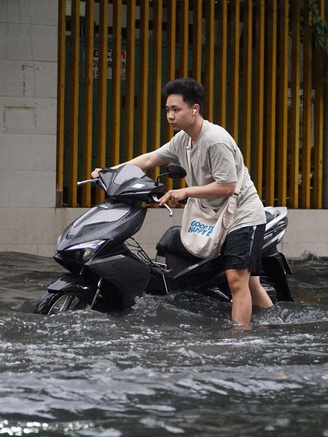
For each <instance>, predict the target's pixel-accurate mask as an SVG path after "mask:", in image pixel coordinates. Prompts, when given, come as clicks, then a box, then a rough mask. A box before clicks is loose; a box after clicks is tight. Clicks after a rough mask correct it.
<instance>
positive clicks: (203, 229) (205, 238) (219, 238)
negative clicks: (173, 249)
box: [180, 151, 244, 259]
mask: <svg viewBox="0 0 328 437" xmlns="http://www.w3.org/2000/svg"><path fill="white" fill-rule="evenodd" d="M187 153H188V154H189V151H188V152H187ZM188 158H189V159H188V161H189V162H188V163H189V170H190V172H191V165H190V157H188ZM243 176H244V172H242V175H241V177H240V178H239V179H238V182H237V186H236V190H235V193H234V194H233V195H232V196H230V197H228V199H227V200H226V201H225V202H224V204H223V205H222V206H221V207H220V209H219V210H218V211H214V210H213V209H211V208H205V207H203V206H202V204H201V201H200V199H197V198H195V197H189V199H188V201H187V204H186V206H185V207H184V211H183V216H182V226H181V232H180V237H181V241H182V244H183V245H184V247H185V248H186V249H187V250H188V252H190V253H192V254H193V255H195V256H197V257H199V258H208V259H212V258H216V257H217V256H219V255H220V253H221V249H222V245H223V243H224V241H225V238H226V236H227V233H228V231H229V229H230V227H231V226H232V224H233V221H234V217H235V212H236V209H237V197H238V194H239V192H240V188H241V184H242V181H243Z"/></svg>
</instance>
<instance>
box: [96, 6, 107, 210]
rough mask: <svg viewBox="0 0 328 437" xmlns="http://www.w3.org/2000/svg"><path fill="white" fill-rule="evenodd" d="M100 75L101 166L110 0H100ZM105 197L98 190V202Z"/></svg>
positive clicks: (100, 162) (101, 164)
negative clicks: (108, 0)
mask: <svg viewBox="0 0 328 437" xmlns="http://www.w3.org/2000/svg"><path fill="white" fill-rule="evenodd" d="M99 1H100V8H99V76H98V152H97V162H98V166H99V167H104V166H105V165H106V136H107V129H106V127H107V126H106V119H107V71H108V58H107V50H108V15H109V13H108V2H107V0H99ZM103 199H104V194H103V191H102V190H97V191H96V202H97V203H99V202H101V201H102V200H103Z"/></svg>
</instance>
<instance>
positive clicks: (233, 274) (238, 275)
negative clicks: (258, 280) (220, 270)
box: [226, 269, 252, 325]
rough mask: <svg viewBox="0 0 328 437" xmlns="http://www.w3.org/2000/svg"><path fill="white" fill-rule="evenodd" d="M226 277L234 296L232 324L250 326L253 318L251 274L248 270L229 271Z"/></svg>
mask: <svg viewBox="0 0 328 437" xmlns="http://www.w3.org/2000/svg"><path fill="white" fill-rule="evenodd" d="M226 275H227V279H228V283H229V287H230V291H231V295H232V311H231V319H232V322H235V323H240V324H243V325H249V324H250V321H251V317H252V297H251V292H250V288H249V278H250V273H249V271H248V270H247V269H228V270H227V271H226Z"/></svg>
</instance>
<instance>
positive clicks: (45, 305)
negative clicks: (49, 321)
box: [34, 290, 89, 316]
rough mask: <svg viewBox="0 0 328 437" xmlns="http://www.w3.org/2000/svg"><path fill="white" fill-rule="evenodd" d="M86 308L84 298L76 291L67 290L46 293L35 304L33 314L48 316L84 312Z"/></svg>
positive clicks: (86, 303) (86, 304)
mask: <svg viewBox="0 0 328 437" xmlns="http://www.w3.org/2000/svg"><path fill="white" fill-rule="evenodd" d="M88 307H89V305H88V302H87V300H86V296H85V295H84V294H83V293H80V292H78V291H71V290H69V291H64V292H61V293H49V291H46V292H45V293H44V294H43V296H41V298H40V300H39V302H38V303H37V304H36V307H35V309H34V313H35V314H45V315H47V316H50V315H52V314H59V313H63V312H65V311H75V310H84V309H86V308H88Z"/></svg>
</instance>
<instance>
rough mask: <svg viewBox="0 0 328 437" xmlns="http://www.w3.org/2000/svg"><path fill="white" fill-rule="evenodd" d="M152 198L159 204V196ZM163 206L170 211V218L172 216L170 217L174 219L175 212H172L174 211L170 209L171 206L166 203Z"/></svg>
mask: <svg viewBox="0 0 328 437" xmlns="http://www.w3.org/2000/svg"><path fill="white" fill-rule="evenodd" d="M151 197H152V199H153V200H154V202H156V203H158V202H159V199H158V197H157V196H151ZM163 206H165V208H166V209H167V210H168V212H169V216H170V217H173V211H172V209H171V208H170V207H169V205H167V204H166V203H163Z"/></svg>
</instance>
